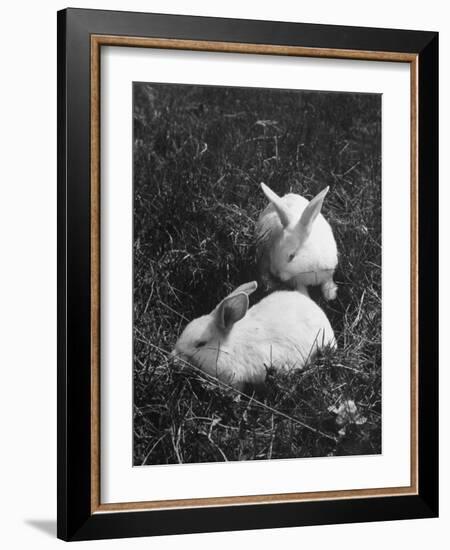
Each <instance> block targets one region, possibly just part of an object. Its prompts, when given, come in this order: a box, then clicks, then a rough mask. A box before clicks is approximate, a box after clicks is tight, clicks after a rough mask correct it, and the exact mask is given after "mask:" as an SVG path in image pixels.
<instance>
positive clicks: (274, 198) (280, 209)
mask: <svg viewBox="0 0 450 550" xmlns="http://www.w3.org/2000/svg"><path fill="white" fill-rule="evenodd" d="M261 189H262V190H263V193H264V195H266V197H267V198H268V199H269V201H270V202H271V203H272V204H273V206H274V207H275V210H276V213H277V214H278V217H279V218H280V222H281V225H282V226H283V227H287V226H288V225H289V212H288V211H287V209H286V207H285V206H284V204H283V201H282V200H281V198H280V197H279V196H278V195H277V194H276V193H274V192H273V191H272V189H270V187H267V185H266V184H265V183H261Z"/></svg>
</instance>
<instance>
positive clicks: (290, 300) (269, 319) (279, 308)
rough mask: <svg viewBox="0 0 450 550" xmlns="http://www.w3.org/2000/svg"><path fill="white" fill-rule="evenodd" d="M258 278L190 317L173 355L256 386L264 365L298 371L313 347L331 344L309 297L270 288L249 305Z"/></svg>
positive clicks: (323, 319)
mask: <svg viewBox="0 0 450 550" xmlns="http://www.w3.org/2000/svg"><path fill="white" fill-rule="evenodd" d="M256 288H257V283H256V281H253V282H251V283H246V284H245V285H242V286H240V287H238V288H237V289H236V290H235V291H233V292H232V293H231V294H230V295H229V296H227V297H226V298H225V299H224V300H222V301H221V302H220V303H219V305H218V306H217V307H216V308H215V309H214V310H213V311H212V312H211V313H209V314H208V315H204V316H203V317H199V318H198V319H195V320H194V321H191V322H190V323H189V324H188V325H187V327H186V328H185V329H184V331H183V333H182V334H181V336H180V337H179V339H178V341H177V343H176V345H175V349H174V351H173V352H172V356H174V357H177V356H178V357H181V358H182V359H184V360H185V361H187V362H188V363H191V364H192V365H194V366H196V367H198V368H199V369H201V370H202V371H204V372H205V373H207V374H209V375H211V376H213V377H216V378H218V379H219V380H221V381H222V382H225V383H226V384H228V385H230V386H232V387H234V388H237V389H238V390H241V391H242V389H243V388H244V386H245V384H251V385H252V386H260V385H262V384H263V383H264V381H265V378H266V371H267V368H269V367H273V368H274V369H277V370H280V369H302V368H303V367H304V366H305V365H306V364H307V363H308V361H309V359H310V358H311V357H313V356H314V355H315V353H316V351H317V349H320V348H322V347H325V346H327V345H329V346H332V347H334V346H335V340H334V333H333V329H332V328H331V325H330V322H329V321H328V318H327V316H326V315H325V313H324V312H323V311H322V310H321V309H320V307H319V306H318V305H317V304H316V303H315V302H313V301H312V300H311V299H310V298H308V297H307V296H304V295H303V294H300V293H299V292H293V291H289V290H283V291H278V292H273V293H272V294H270V295H269V296H267V297H266V298H264V299H263V300H261V301H260V302H259V303H257V304H256V305H254V306H253V307H251V308H250V309H248V302H249V300H248V295H249V294H251V293H252V292H254V291H255V290H256Z"/></svg>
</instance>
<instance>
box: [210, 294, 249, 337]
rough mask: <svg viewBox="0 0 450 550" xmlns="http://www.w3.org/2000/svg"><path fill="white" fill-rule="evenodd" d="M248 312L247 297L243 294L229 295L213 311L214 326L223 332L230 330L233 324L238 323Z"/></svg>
mask: <svg viewBox="0 0 450 550" xmlns="http://www.w3.org/2000/svg"><path fill="white" fill-rule="evenodd" d="M247 310H248V296H247V294H245V293H244V292H240V293H239V294H231V295H230V296H227V297H226V298H225V299H224V300H222V301H221V302H220V304H219V305H218V306H217V307H216V309H215V310H214V320H215V323H216V325H217V326H218V327H219V328H221V329H223V330H227V331H228V330H230V329H231V328H232V326H233V325H234V323H237V321H240V320H241V319H242V317H244V315H245V314H246V313H247Z"/></svg>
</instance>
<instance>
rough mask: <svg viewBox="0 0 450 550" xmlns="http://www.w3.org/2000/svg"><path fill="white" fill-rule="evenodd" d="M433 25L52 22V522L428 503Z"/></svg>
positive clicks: (381, 509)
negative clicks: (55, 304) (54, 483)
mask: <svg viewBox="0 0 450 550" xmlns="http://www.w3.org/2000/svg"><path fill="white" fill-rule="evenodd" d="M437 82H438V36H437V33H434V32H423V31H406V30H389V29H373V28H356V27H339V26H326V25H312V24H299V23H275V22H269V21H249V20H237V19H236V20H231V19H215V18H203V17H188V16H171V15H155V14H145V13H128V12H109V11H97V10H81V9H67V10H63V11H61V12H59V13H58V147H59V148H58V210H59V217H58V266H59V275H58V281H59V288H58V297H59V300H58V301H59V309H58V315H59V320H58V330H59V334H58V341H59V348H58V536H59V537H60V538H62V539H65V540H84V539H96V538H112V537H130V536H145V535H159V534H171V533H173V534H175V533H194V532H205V531H225V530H238V529H256V528H274V527H287V526H300V525H315V524H326V523H343V522H361V521H376V520H392V519H407V518H424V517H434V516H436V515H437V513H438V419H437V410H438V393H437V384H438V373H437V365H438V361H437V349H438V347H437V334H438V331H437V318H438V316H437V312H438V290H437V288H438V287H437V244H438V241H437V216H438V210H437V199H438V181H437V179H438V176H437V174H438V147H437V140H438V122H437V121H438V84H437Z"/></svg>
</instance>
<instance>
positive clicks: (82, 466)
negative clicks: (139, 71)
mask: <svg viewBox="0 0 450 550" xmlns="http://www.w3.org/2000/svg"><path fill="white" fill-rule="evenodd" d="M92 34H98V35H101V34H107V35H117V36H134V37H153V38H170V39H187V40H203V41H218V42H238V43H249V44H270V45H281V46H301V47H310V48H331V49H350V50H364V51H384V52H402V53H412V54H416V55H418V67H419V78H418V84H419V96H418V148H419V159H418V173H419V175H418V218H419V224H418V238H419V257H418V261H419V304H418V305H419V319H418V321H419V325H418V326H419V328H418V332H419V369H418V376H419V379H418V388H419V415H418V416H419V418H418V433H419V437H418V440H419V443H418V448H419V457H418V458H419V460H418V466H419V492H418V495H411V496H393V497H376V498H351V499H341V500H322V501H311V502H286V503H270V504H251V505H234V506H233V505H232V506H220V507H212V506H211V507H199V508H185V509H172V510H151V511H135V512H131V511H129V512H113V513H103V512H102V513H94V514H92V513H91V442H90V430H91V414H90V402H91V372H90V361H91V344H90V330H91V327H90V308H91V305H90V292H91V290H90V289H91V286H90V285H91V281H90V262H91V256H90V254H91V253H90V223H89V220H90V37H91V35H92ZM57 65H58V126H57V133H58V151H57V153H58V383H57V384H58V424H57V431H58V447H57V448H58V474H57V475H58V522H57V535H58V537H59V538H61V539H63V540H89V539H101V538H120V537H135V536H149V535H165V534H181V533H202V532H213V531H229V530H244V529H261V528H276V527H291V526H301V525H322V524H330V523H336V524H337V523H349V522H367V521H386V520H396V519H412V518H426V517H427V518H430V517H437V515H438V33H435V32H423V31H407V30H393V29H375V28H363V27H344V26H333V25H312V24H302V23H280V22H271V21H252V20H241V19H221V18H210V17H192V16H174V15H161V14H147V13H132V12H116V11H103V10H86V9H73V8H69V9H66V10H62V11H60V12H58V63H57Z"/></svg>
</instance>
